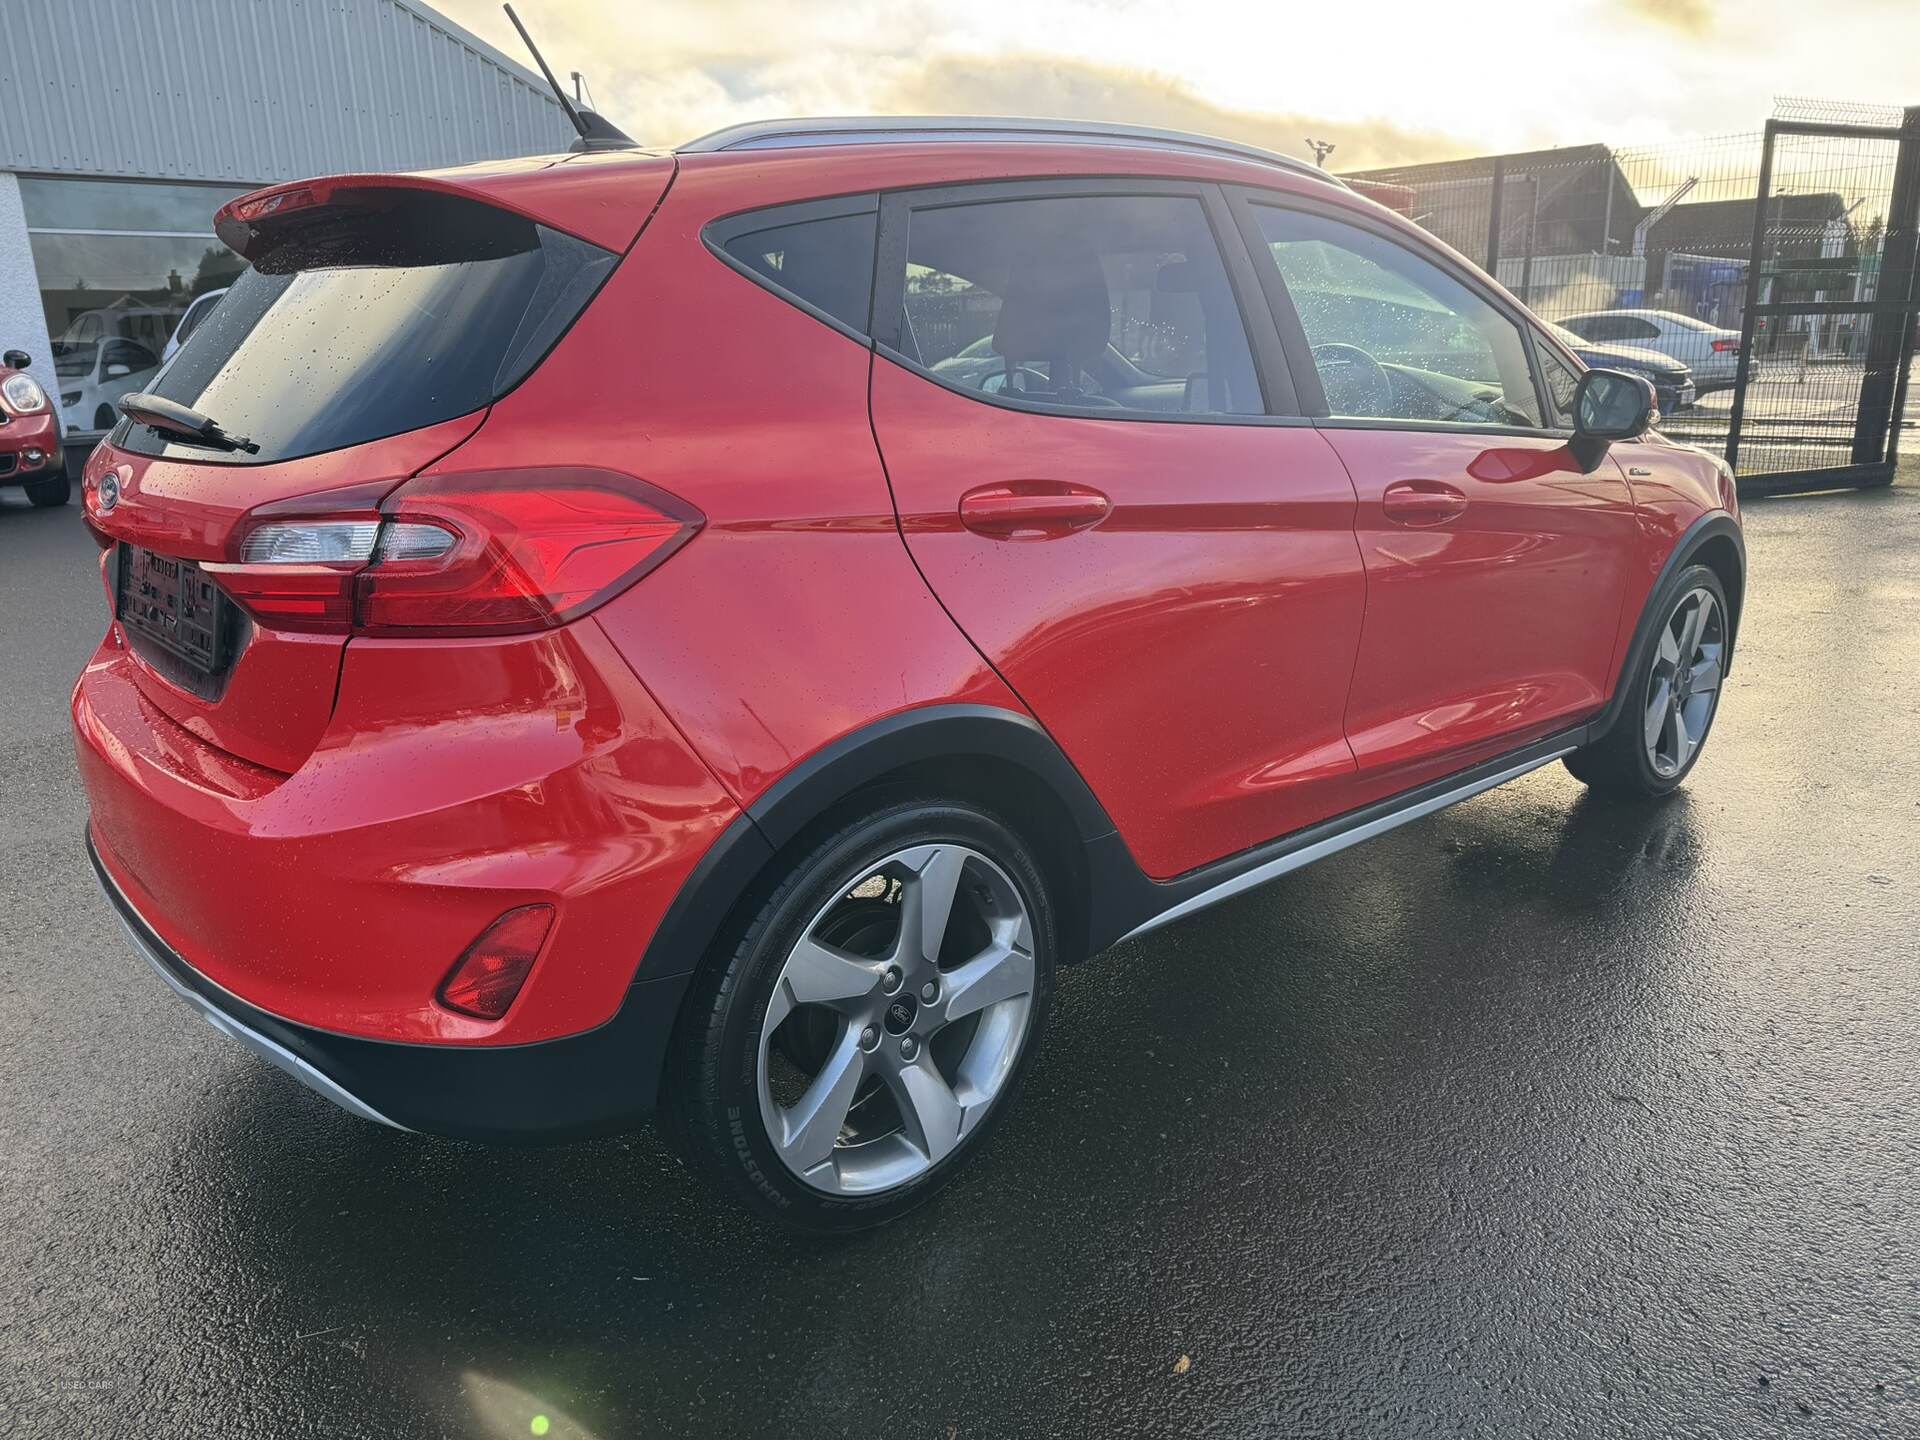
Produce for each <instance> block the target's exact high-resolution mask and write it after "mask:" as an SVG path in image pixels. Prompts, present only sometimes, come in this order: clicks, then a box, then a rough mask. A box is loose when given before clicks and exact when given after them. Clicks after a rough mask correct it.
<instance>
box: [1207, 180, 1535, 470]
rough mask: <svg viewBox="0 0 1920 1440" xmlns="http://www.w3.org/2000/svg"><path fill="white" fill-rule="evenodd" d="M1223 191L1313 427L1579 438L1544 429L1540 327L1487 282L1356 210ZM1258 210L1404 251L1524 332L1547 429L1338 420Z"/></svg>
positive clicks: (1286, 196)
mask: <svg viewBox="0 0 1920 1440" xmlns="http://www.w3.org/2000/svg"><path fill="white" fill-rule="evenodd" d="M1223 188H1224V190H1225V192H1226V200H1227V204H1228V205H1229V207H1230V208H1231V209H1232V212H1233V217H1234V221H1235V223H1236V224H1237V225H1238V227H1239V230H1240V238H1241V240H1242V242H1243V243H1244V245H1245V246H1246V248H1247V250H1248V252H1249V253H1250V254H1251V256H1252V263H1253V265H1254V267H1255V269H1256V271H1257V273H1258V276H1259V280H1260V285H1261V288H1262V290H1263V292H1264V293H1265V295H1266V299H1267V303H1268V305H1269V306H1270V307H1271V308H1272V311H1273V321H1274V325H1275V328H1276V329H1277V330H1278V331H1279V334H1280V342H1281V345H1282V347H1283V348H1284V349H1285V351H1286V355H1287V359H1288V360H1289V361H1290V362H1291V366H1292V370H1293V372H1294V373H1295V374H1297V375H1298V376H1299V377H1300V378H1299V382H1298V390H1299V395H1300V407H1301V410H1302V412H1303V413H1304V414H1306V415H1309V416H1311V417H1312V422H1313V424H1314V425H1316V426H1318V427H1320V428H1322V429H1327V430H1415V431H1426V432H1429V433H1433V434H1441V435H1523V436H1536V437H1539V438H1541V439H1555V440H1558V439H1565V438H1566V437H1567V436H1568V435H1569V434H1571V433H1572V432H1571V431H1568V430H1565V429H1555V428H1553V427H1551V426H1548V425H1547V424H1545V423H1544V422H1545V420H1546V418H1547V417H1548V416H1549V415H1551V414H1552V413H1553V412H1552V409H1551V406H1550V404H1549V401H1550V397H1549V396H1548V394H1547V393H1546V379H1545V376H1544V375H1543V374H1542V372H1541V367H1540V363H1539V359H1538V357H1537V356H1536V355H1535V354H1534V349H1533V347H1534V344H1535V339H1534V331H1535V329H1536V327H1537V326H1538V325H1539V323H1540V322H1539V321H1538V319H1536V318H1535V317H1534V316H1533V315H1531V314H1529V313H1528V312H1527V311H1526V310H1525V309H1523V308H1522V307H1521V306H1520V305H1519V304H1518V302H1516V301H1512V300H1509V299H1507V298H1505V297H1504V296H1502V295H1500V294H1499V293H1498V292H1496V291H1494V290H1491V289H1489V288H1488V287H1487V285H1486V282H1485V278H1484V277H1483V276H1481V275H1479V274H1478V273H1477V272H1475V271H1474V270H1472V269H1471V268H1470V267H1468V266H1465V265H1463V264H1461V263H1460V262H1458V261H1456V260H1455V259H1454V258H1453V257H1452V256H1450V255H1448V254H1447V253H1446V252H1445V251H1444V250H1442V249H1441V248H1440V247H1439V246H1438V245H1421V244H1417V243H1414V242H1413V241H1412V240H1411V238H1410V237H1409V236H1407V235H1405V234H1403V233H1401V232H1400V230H1399V229H1398V228H1397V227H1395V226H1392V225H1388V224H1385V223H1382V222H1381V221H1380V220H1378V219H1376V218H1374V217H1373V216H1371V215H1368V214H1366V213H1365V212H1363V211H1359V210H1354V209H1350V208H1348V207H1347V206H1345V205H1339V204H1328V203H1324V202H1322V201H1320V200H1319V198H1318V197H1310V196H1305V195H1296V194H1294V193H1293V192H1291V191H1286V190H1267V189H1263V188H1261V187H1259V186H1253V185H1230V186H1225V187H1223ZM1256 206H1266V207H1268V208H1269V209H1274V210H1293V211H1297V212H1299V213H1301V214H1306V215H1312V216H1314V217H1316V218H1317V219H1321V220H1327V221H1331V222H1333V223H1335V224H1340V225H1349V226H1351V227H1352V228H1354V229H1356V230H1360V231H1364V232H1365V233H1367V234H1370V235H1373V236H1375V237H1376V238H1378V239H1381V240H1385V241H1387V242H1388V243H1390V244H1393V245H1397V246H1399V247H1400V248H1401V249H1402V250H1405V251H1407V252H1408V253H1409V254H1411V255H1414V256H1416V257H1418V258H1419V259H1421V260H1424V261H1426V262H1427V263H1428V264H1430V265H1432V266H1433V267H1434V268H1435V269H1437V270H1439V271H1440V272H1441V273H1442V274H1444V275H1446V276H1447V277H1448V278H1449V279H1451V280H1453V281H1455V282H1456V283H1458V284H1460V285H1462V286H1464V287H1465V288H1466V289H1467V290H1469V291H1471V292H1472V293H1473V294H1474V295H1475V296H1476V297H1478V298H1479V299H1480V300H1481V301H1483V302H1484V303H1485V304H1487V305H1488V306H1490V307H1491V308H1492V309H1493V310H1494V311H1495V312H1496V313H1497V314H1499V315H1500V316H1502V317H1503V318H1504V319H1506V320H1508V321H1509V322H1510V323H1512V324H1513V325H1514V327H1515V328H1516V329H1518V330H1519V332H1520V347H1521V353H1522V354H1523V355H1524V356H1525V357H1526V363H1527V372H1528V375H1529V377H1530V378H1531V380H1532V382H1533V395H1534V402H1533V403H1534V404H1535V405H1536V406H1537V407H1538V409H1539V413H1540V417H1541V420H1542V422H1543V423H1542V424H1540V425H1493V424H1489V423H1486V422H1484V421H1470V420H1395V419H1387V418H1384V417H1369V416H1336V415H1334V414H1333V413H1332V412H1331V410H1330V409H1329V407H1328V405H1327V396H1326V391H1325V389H1324V388H1323V387H1322V385H1321V383H1320V372H1319V370H1318V369H1317V368H1316V367H1315V366H1314V363H1313V349H1312V346H1310V345H1309V344H1308V343H1307V331H1306V327H1305V326H1304V325H1302V324H1301V323H1300V314H1299V311H1298V310H1296V309H1295V308H1294V304H1293V297H1292V295H1291V294H1290V293H1289V292H1288V290H1287V283H1286V280H1285V279H1284V278H1283V277H1282V276H1281V274H1280V266H1279V264H1278V263H1277V262H1276V261H1275V260H1274V258H1273V251H1272V249H1271V248H1270V247H1269V246H1268V244H1267V241H1266V237H1265V236H1264V235H1263V234H1262V233H1261V230H1260V222H1259V220H1258V219H1257V218H1256V217H1255V215H1254V213H1253V211H1254V208H1255V207H1256Z"/></svg>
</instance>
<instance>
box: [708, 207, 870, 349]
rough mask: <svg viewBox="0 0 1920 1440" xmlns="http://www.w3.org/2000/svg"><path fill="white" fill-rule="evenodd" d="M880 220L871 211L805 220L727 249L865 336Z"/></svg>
mask: <svg viewBox="0 0 1920 1440" xmlns="http://www.w3.org/2000/svg"><path fill="white" fill-rule="evenodd" d="M878 221H879V217H878V216H876V215H874V214H871V213H868V214H865V215H835V216H833V217H831V218H830V219H825V220H807V221H802V222H801V223H799V224H796V225H781V226H776V227H775V228H773V229H770V230H755V231H752V232H751V233H749V234H745V235H736V236H734V237H733V238H732V239H731V240H728V241H727V242H726V246H725V249H726V252H727V254H729V255H731V256H732V257H733V258H734V259H735V260H738V261H739V262H740V263H741V264H742V265H745V266H746V267H747V268H748V269H749V270H751V271H753V272H754V273H755V274H756V275H759V276H761V277H763V278H764V279H765V280H767V282H768V283H770V284H772V285H776V286H778V287H779V288H780V289H782V290H785V291H786V292H787V293H789V294H791V295H795V296H798V297H799V298H800V299H802V300H804V301H806V302H807V304H809V305H811V306H813V307H814V308H815V309H816V310H821V311H824V312H825V313H826V314H828V315H831V316H832V317H833V318H834V319H836V320H838V321H839V322H840V323H841V324H842V325H845V326H846V327H847V328H848V329H849V330H857V331H859V332H860V333H862V334H865V333H866V330H867V324H868V319H867V312H868V310H869V308H870V303H869V302H870V300H871V297H872V293H873V240H874V231H875V228H876V226H877V224H878Z"/></svg>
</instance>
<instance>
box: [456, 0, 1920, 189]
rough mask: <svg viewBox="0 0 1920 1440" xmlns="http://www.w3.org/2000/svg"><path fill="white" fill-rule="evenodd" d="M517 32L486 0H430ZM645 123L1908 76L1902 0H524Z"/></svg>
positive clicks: (612, 99) (1560, 117)
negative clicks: (1361, 0)
mask: <svg viewBox="0 0 1920 1440" xmlns="http://www.w3.org/2000/svg"><path fill="white" fill-rule="evenodd" d="M430 3H435V4H436V8H438V9H440V10H442V11H443V12H445V13H446V14H447V15H448V16H449V17H450V18H451V19H453V20H455V21H457V22H458V23H460V24H462V25H464V26H466V27H467V28H468V29H470V30H472V31H474V32H475V33H476V34H478V35H480V36H481V37H483V38H484V39H486V40H488V41H490V42H492V43H493V44H495V45H497V46H499V47H500V48H501V49H502V50H504V51H506V52H507V53H508V54H510V55H513V56H515V57H516V58H518V57H520V56H521V55H522V50H521V47H520V44H519V41H518V39H517V37H515V35H514V34H513V32H512V30H511V28H510V27H509V26H508V25H507V22H506V19H505V17H504V16H503V15H502V14H501V13H500V10H499V7H498V5H497V3H495V0H430ZM518 8H519V9H520V11H521V14H522V17H523V18H524V19H525V20H526V22H527V24H528V26H529V27H530V28H531V29H532V30H533V32H534V35H535V37H536V38H537V39H538V40H539V41H540V43H541V46H542V48H543V49H544V50H545V51H546V52H547V55H548V58H549V59H550V60H551V61H552V62H553V64H554V66H555V68H556V69H557V70H559V71H561V72H562V73H565V72H566V71H570V70H576V69H577V70H582V71H584V72H585V73H586V75H587V78H588V83H589V84H590V85H591V87H592V89H593V91H594V93H595V96H596V99H597V101H598V104H599V107H600V108H601V110H603V111H604V112H605V113H606V114H607V115H608V116H609V117H610V118H612V119H613V120H614V121H615V122H616V123H618V124H620V125H621V126H622V127H623V128H625V129H627V130H628V131H629V132H631V133H632V134H633V135H635V136H636V137H637V138H639V139H642V140H644V141H647V142H649V143H673V142H676V141H680V140H684V139H688V138H691V137H692V136H694V135H698V134H701V133H704V132H705V131H708V130H712V129H717V128H719V127H720V126H723V125H730V124H734V123H737V122H739V121H742V120H751V119H765V118H770V117H773V116H781V115H830V114H908V113H916V112H917V113H943V112H952V111H961V112H969V113H1001V114H1030V115H1047V116H1073V117H1078V118H1087V119H1105V120H1126V121H1134V122H1137V123H1143V124H1163V125H1173V126H1177V127H1180V128H1185V129H1196V130H1202V131H1209V132H1212V133H1217V134H1222V135H1227V136H1230V137H1233V138H1236V139H1246V140H1251V141H1255V142H1257V143H1262V144H1266V145H1269V146H1273V147H1276V148H1279V149H1283V150H1287V151H1290V152H1292V153H1295V154H1300V153H1304V151H1305V148H1306V147H1305V144H1304V141H1305V138H1306V137H1307V136H1308V135H1313V136H1315V137H1316V138H1325V139H1329V140H1332V141H1334V142H1336V143H1337V144H1338V145H1339V147H1340V148H1339V150H1338V151H1337V152H1336V155H1335V160H1334V164H1335V165H1336V166H1337V167H1343V168H1345V167H1362V166H1368V165H1381V164H1391V163H1396V162H1402V161H1413V160H1423V159H1431V158H1435V157H1436V156H1442V155H1457V154H1471V153H1475V152H1480V151H1486V150H1490V149H1507V148H1518V147H1525V146H1535V145H1556V144H1577V143H1581V142H1585V141H1590V140H1607V141H1611V142H1614V143H1638V142H1649V141H1658V140H1664V139H1669V138H1673V137H1677V136H1682V135H1692V134H1713V133H1723V132H1726V131H1730V130H1749V129H1757V128H1758V127H1759V124H1760V122H1761V121H1762V120H1763V119H1764V118H1765V117H1766V115H1767V113H1768V112H1769V110H1770V109H1771V106H1772V100H1773V97H1774V96H1775V95H1779V94H1791V95H1820V96H1828V97H1832V98H1835V99H1843V100H1886V101H1903V100H1904V101H1914V102H1920V75H1917V73H1916V72H1915V71H1914V69H1913V66H1912V63H1911V57H1912V55H1913V54H1914V53H1915V52H1916V50H1920V5H1915V4H1913V3H1911V0H1833V3H1830V4H1828V5H1826V6H1825V7H1823V8H1821V9H1819V10H1818V11H1809V10H1808V9H1807V8H1806V6H1805V4H1804V3H1803V0H1739V3H1737V4H1736V3H1733V0H1725V3H1719V0H1658V3H1655V0H1534V3H1531V4H1528V5H1524V6H1517V5H1475V4H1470V3H1452V4H1439V3H1434V0H1368V3H1366V4H1364V5H1355V4H1334V3H1327V0H1320V3H1303V0H1295V3H1288V0H1184V3H1180V4H1167V3H1165V0H1040V3H1030V4H1025V5H1006V4H980V3H977V0H965V3H951V0H949V3H940V0H887V3H877V0H846V3H839V4H820V3H815V4H807V3H798V4H796V3H793V0H785V3H777V4H776V3H772V0H705V3H701V0H642V3H631V0H524V3H521V4H520V5H519V6H518Z"/></svg>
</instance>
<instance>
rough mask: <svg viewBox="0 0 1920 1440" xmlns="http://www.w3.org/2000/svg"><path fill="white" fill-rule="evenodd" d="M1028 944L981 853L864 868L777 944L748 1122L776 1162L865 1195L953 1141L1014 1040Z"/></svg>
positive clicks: (816, 1184)
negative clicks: (787, 941)
mask: <svg viewBox="0 0 1920 1440" xmlns="http://www.w3.org/2000/svg"><path fill="white" fill-rule="evenodd" d="M1033 944H1034V941H1033V924H1032V920H1031V918H1030V916H1029V914H1028V907H1027V903H1026V901H1025V900H1024V898H1023V897H1022V896H1021V893H1020V890H1019V888H1018V887H1017V886H1016V885H1015V884H1014V883H1013V881H1012V880H1011V879H1010V878H1009V877H1008V875H1007V873H1006V871H1005V870H1003V869H1002V868H1001V867H1000V866H999V865H997V864H995V863H994V861H992V860H991V859H989V858H988V857H987V856H986V855H984V854H982V853H981V852H980V851H978V850H974V849H970V848H968V847H967V846H964V845H960V844H955V843H944V842H943V843H938V844H927V845H918V846H914V847H913V848H911V849H906V850H901V851H897V852H895V853H893V854H890V855H888V856H886V857H885V858H884V859H882V860H880V861H879V862H877V863H876V864H874V865H871V866H869V867H867V868H866V869H865V870H864V871H863V872H862V874H861V875H860V876H859V878H858V879H856V880H855V881H854V883H852V884H851V885H849V886H848V887H847V888H846V889H845V890H842V891H841V892H840V893H839V894H837V895H836V896H835V897H834V899H832V900H831V901H829V902H828V903H827V904H826V905H825V906H824V907H822V909H821V910H820V911H819V912H818V913H817V914H815V916H814V917H813V919H812V920H811V921H810V922H809V923H808V925H807V927H806V929H805V930H804V931H803V932H802V934H801V936H800V938H799V940H798V941H796V942H795V944H794V946H793V948H792V949H791V950H790V951H789V952H788V954H787V957H786V960H785V962H784V964H783V965H782V967H781V970H780V974H779V976H778V978H777V979H776V980H775V982H774V987H773V995H772V998H771V1000H770V1001H769V1003H768V1007H767V1014H766V1018H765V1020H764V1022H763V1023H762V1025H761V1031H760V1045H759V1060H758V1072H757V1079H758V1089H759V1101H760V1117H761V1121H762V1123H763V1124H764V1125H765V1126H766V1133H767V1136H768V1138H769V1139H770V1140H771V1142H772V1144H773V1147H774V1150H775V1151H776V1152H777V1153H778V1154H779V1156H780V1159H781V1161H782V1163H783V1164H784V1165H785V1166H786V1167H787V1168H788V1169H789V1170H791V1171H792V1172H793V1173H794V1174H795V1175H796V1176H798V1177H799V1178H800V1179H801V1180H802V1181H803V1182H805V1183H806V1184H807V1185H809V1186H811V1187H812V1188H814V1189H816V1190H820V1191H824V1192H826V1193H828V1194H832V1195H871V1194H875V1193H877V1192H880V1191H883V1190H889V1189H892V1188H894V1187H896V1186H899V1185H902V1184H905V1183H907V1182H909V1181H911V1180H913V1179H915V1178H916V1177H918V1176H919V1175H921V1174H922V1173H924V1172H925V1171H927V1170H928V1169H930V1168H932V1167H933V1166H934V1165H936V1164H938V1163H939V1162H940V1161H941V1160H942V1159H944V1158H945V1157H946V1156H947V1155H949V1154H951V1153H952V1152H953V1151H954V1150H955V1149H956V1148H957V1147H959V1146H960V1145H961V1144H963V1143H964V1142H965V1141H966V1139H967V1138H968V1136H969V1135H970V1134H972V1133H973V1131H974V1130H975V1128H976V1127H977V1126H978V1125H979V1122H980V1120H981V1119H982V1118H983V1117H984V1116H985V1114H986V1112H987V1110H988V1109H989V1107H991V1105H992V1104H993V1102H994V1100H995V1099H996V1098H997V1097H998V1096H999V1094H1000V1093H1001V1091H1002V1090H1003V1089H1004V1088H1005V1086H1006V1083H1007V1080H1008V1078H1009V1077H1010V1076H1011V1075H1012V1073H1013V1070H1014V1067H1015V1064H1016V1062H1017V1061H1018V1059H1019V1056H1020V1052H1021V1049H1022V1047H1023V1046H1024V1045H1025V1043H1026V1039H1027V1035H1028V1032H1029V1030H1030V1028H1031V1026H1030V1021H1031V1018H1032V1012H1033V991H1034V981H1035V969H1034V956H1033Z"/></svg>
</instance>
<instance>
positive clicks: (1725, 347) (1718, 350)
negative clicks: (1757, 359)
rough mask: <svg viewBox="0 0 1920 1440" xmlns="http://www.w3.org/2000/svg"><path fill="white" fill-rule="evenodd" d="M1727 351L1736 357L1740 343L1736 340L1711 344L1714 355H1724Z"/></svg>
mask: <svg viewBox="0 0 1920 1440" xmlns="http://www.w3.org/2000/svg"><path fill="white" fill-rule="evenodd" d="M1729 350H1731V351H1732V352H1733V353H1734V354H1736V355H1738V354H1739V353H1740V342H1739V341H1738V340H1716V341H1714V342H1713V353H1714V354H1716V355H1724V354H1726V353H1727V352H1728V351H1729Z"/></svg>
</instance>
